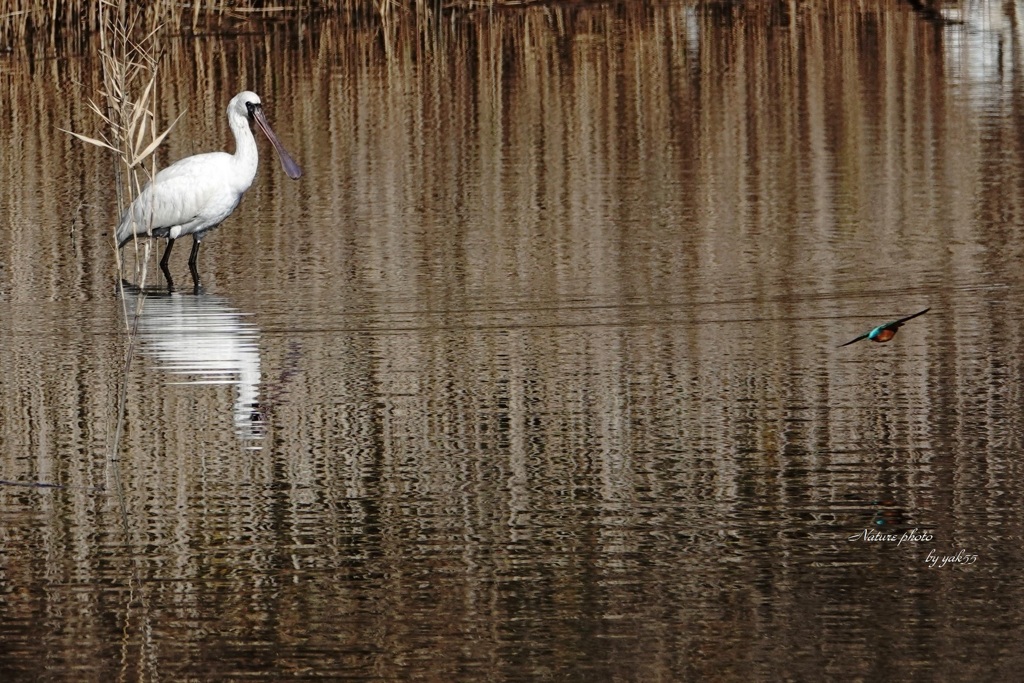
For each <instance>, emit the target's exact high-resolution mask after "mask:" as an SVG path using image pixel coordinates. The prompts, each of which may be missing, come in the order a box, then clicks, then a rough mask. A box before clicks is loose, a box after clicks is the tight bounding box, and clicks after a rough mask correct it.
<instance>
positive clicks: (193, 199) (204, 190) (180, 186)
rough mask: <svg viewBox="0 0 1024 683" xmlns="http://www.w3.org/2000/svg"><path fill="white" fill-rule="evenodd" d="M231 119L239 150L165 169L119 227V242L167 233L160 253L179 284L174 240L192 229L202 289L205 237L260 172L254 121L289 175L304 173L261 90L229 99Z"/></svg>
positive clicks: (167, 274) (195, 273)
mask: <svg viewBox="0 0 1024 683" xmlns="http://www.w3.org/2000/svg"><path fill="white" fill-rule="evenodd" d="M227 112H228V124H229V125H230V126H231V132H232V133H233V134H234V136H235V153H234V154H228V153H227V152H208V153H206V154H196V155H194V156H190V157H186V158H184V159H181V160H179V161H176V162H175V163H173V164H171V165H170V166H168V167H167V168H165V169H163V170H161V171H160V172H159V173H157V174H156V176H155V177H154V178H153V180H151V181H150V182H149V183H148V184H147V185H146V186H145V187H144V188H142V192H140V193H139V196H138V197H136V198H135V199H134V200H133V201H132V203H131V206H129V207H128V208H127V209H126V210H125V212H124V214H123V215H122V216H121V223H120V225H118V228H117V235H116V237H117V246H118V247H119V248H120V247H123V246H124V245H125V244H127V243H128V242H130V241H131V240H132V239H135V238H137V237H161V238H166V239H167V247H166V248H165V249H164V255H163V257H162V258H161V259H160V268H161V270H163V273H164V276H165V277H166V278H167V284H168V286H169V287H173V280H172V279H171V273H170V271H169V270H168V267H167V261H168V259H169V258H170V255H171V248H172V247H173V246H174V240H176V239H178V238H179V237H182V236H184V235H192V240H193V242H192V253H191V254H190V255H189V258H188V267H189V270H190V271H191V273H192V280H193V281H194V282H195V286H196V289H199V272H198V270H197V268H196V258H197V257H198V255H199V243H200V242H202V240H203V237H205V235H206V232H207V231H208V230H212V229H213V228H215V227H217V226H218V225H220V224H221V222H223V221H224V219H225V218H227V217H228V216H230V215H231V212H232V211H234V210H235V207H236V206H238V202H239V201H240V200H241V199H242V195H243V194H244V193H245V191H246V190H248V189H249V186H250V185H252V181H253V179H254V178H255V177H256V166H257V163H258V161H259V154H258V152H257V149H256V138H255V136H254V135H253V133H252V128H251V127H250V124H255V125H256V127H257V128H259V129H260V130H261V131H263V133H264V135H266V136H267V139H269V140H270V143H271V144H272V145H273V146H274V149H275V150H276V151H277V155H278V157H279V158H280V159H281V167H282V168H283V169H284V172H285V173H287V174H288V177H289V178H293V179H295V178H299V177H300V176H301V175H302V169H301V168H299V165H298V164H297V163H295V160H294V159H292V157H291V155H289V154H288V151H287V150H286V149H285V148H284V145H282V144H281V141H280V140H278V138H277V135H275V134H274V131H273V129H272V128H271V127H270V124H269V123H268V122H267V117H266V115H265V114H264V113H263V105H262V103H261V101H260V98H259V96H258V95H257V94H256V93H254V92H249V91H248V90H246V91H244V92H240V93H238V94H237V95H235V96H234V97H233V98H232V99H231V102H229V103H228V109H227Z"/></svg>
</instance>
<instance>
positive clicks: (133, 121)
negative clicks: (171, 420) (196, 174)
mask: <svg viewBox="0 0 1024 683" xmlns="http://www.w3.org/2000/svg"><path fill="white" fill-rule="evenodd" d="M99 12H100V15H101V16H102V21H101V24H100V58H101V65H102V75H103V86H102V90H101V92H100V97H99V98H98V101H97V100H92V99H90V100H89V107H90V108H91V109H92V111H93V112H95V114H96V115H97V116H98V117H99V119H100V121H101V122H102V123H103V129H102V132H100V133H99V134H98V136H96V137H92V136H88V135H84V134H82V133H77V132H73V131H65V132H68V133H70V134H71V135H73V136H75V137H76V138H78V139H80V140H82V141H84V142H87V143H89V144H92V145H96V146H98V147H102V148H104V149H108V150H111V151H112V152H113V153H114V164H113V170H114V173H113V177H114V186H115V189H116V193H117V208H118V215H121V214H123V212H124V210H125V208H126V206H127V205H128V199H129V198H130V197H133V196H137V195H138V193H139V192H140V191H141V189H142V186H143V185H144V184H145V181H146V180H147V179H148V178H152V177H153V176H154V175H155V173H156V162H155V158H154V156H153V152H154V151H155V150H156V148H157V147H158V146H159V145H160V143H161V142H162V141H163V140H164V138H165V137H166V136H167V133H168V132H169V131H170V128H171V126H173V125H174V124H173V123H172V124H171V126H168V127H167V128H166V129H164V130H163V131H162V132H160V131H158V129H157V123H156V114H155V102H156V80H157V62H158V59H157V38H158V32H159V27H157V28H147V30H145V31H141V30H140V28H139V23H138V22H139V16H138V15H129V14H128V13H127V12H126V11H125V9H124V5H123V4H121V5H120V6H118V5H115V4H114V3H113V2H111V1H110V0H101V2H100V10H99ZM142 21H145V19H144V18H143V20H142ZM147 26H148V25H147ZM136 35H141V38H139V39H136V38H135V37H134V36H136ZM112 222H113V221H112ZM147 227H148V226H136V228H135V229H136V230H137V231H138V232H143V231H145V230H146V228H147ZM134 245H135V248H134V253H135V268H134V274H135V277H134V280H135V282H137V283H138V284H139V289H138V293H137V296H138V301H137V302H136V305H135V310H134V313H133V314H131V315H129V313H128V305H127V299H126V297H125V290H124V282H125V277H124V264H123V263H122V261H121V255H120V252H121V250H120V249H118V248H117V245H116V244H114V245H113V247H114V258H115V261H116V263H117V271H118V281H119V283H120V287H121V302H122V310H123V312H124V319H125V327H126V329H127V332H128V347H127V350H126V354H125V363H124V371H123V375H122V377H121V382H122V386H121V391H120V392H119V397H118V406H117V426H116V428H115V430H114V438H113V443H112V444H111V449H110V457H111V460H112V461H113V460H116V459H117V458H116V456H117V453H118V450H119V445H120V440H121V434H122V432H123V426H124V413H125V401H126V396H127V385H128V375H129V372H130V370H131V363H132V357H133V355H134V351H135V339H136V330H137V326H138V316H139V315H140V313H141V311H142V307H143V303H144V296H145V295H144V291H145V284H146V274H147V272H148V267H147V265H148V261H149V255H150V251H151V250H150V245H149V242H148V241H145V243H144V244H143V245H141V247H140V245H139V242H138V241H136V242H134Z"/></svg>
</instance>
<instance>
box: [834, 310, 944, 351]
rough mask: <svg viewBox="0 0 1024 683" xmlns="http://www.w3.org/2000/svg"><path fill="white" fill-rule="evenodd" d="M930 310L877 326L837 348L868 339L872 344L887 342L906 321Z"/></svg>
mask: <svg viewBox="0 0 1024 683" xmlns="http://www.w3.org/2000/svg"><path fill="white" fill-rule="evenodd" d="M930 310H931V308H926V309H924V310H923V311H920V312H918V313H915V314H914V315H908V316H907V317H906V318H900V319H899V320H893V321H892V322H891V323H886V324H884V325H879V326H878V327H876V328H875V329H873V330H871V331H870V332H865V333H864V334H862V335H860V336H859V337H857V338H856V339H851V340H850V341H848V342H846V343H845V344H840V345H839V347H840V348H842V347H844V346H849V345H850V344H852V343H854V342H859V341H860V340H861V339H870V340H871V341H873V342H887V341H889V340H890V339H892V338H893V337H895V336H896V330H898V329H900V325H902V324H903V323H905V322H907V321H908V320H912V319H913V318H916V317H917V316H919V315H924V314H925V313H927V312H928V311H930Z"/></svg>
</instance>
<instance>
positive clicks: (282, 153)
mask: <svg viewBox="0 0 1024 683" xmlns="http://www.w3.org/2000/svg"><path fill="white" fill-rule="evenodd" d="M234 117H238V118H242V119H245V120H247V121H249V122H250V123H253V124H255V125H256V127H257V128H259V129H260V130H261V131H262V132H263V134H264V135H266V136H267V139H268V140H270V144H272V145H273V146H274V150H275V151H276V152H277V156H278V158H279V159H280V160H281V168H283V169H284V172H285V173H287V174H288V177H289V178H291V179H293V180H295V179H298V178H300V177H302V169H301V168H300V167H299V165H298V164H297V163H295V160H294V159H292V157H291V155H290V154H288V150H286V149H285V148H284V145H283V144H282V143H281V141H280V140H279V139H278V137H277V135H276V134H274V129H273V128H271V127H270V123H269V122H268V121H267V115H266V114H265V113H264V112H263V101H262V100H260V96H259V95H257V94H256V93H254V92H252V91H251V90H243V91H242V92H240V93H238V94H237V95H235V96H234V97H232V98H231V101H230V102H228V118H234Z"/></svg>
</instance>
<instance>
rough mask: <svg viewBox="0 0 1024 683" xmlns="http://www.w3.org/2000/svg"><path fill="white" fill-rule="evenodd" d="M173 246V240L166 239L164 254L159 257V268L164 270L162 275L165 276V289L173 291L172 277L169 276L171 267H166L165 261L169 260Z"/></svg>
mask: <svg viewBox="0 0 1024 683" xmlns="http://www.w3.org/2000/svg"><path fill="white" fill-rule="evenodd" d="M173 248H174V240H172V239H168V240H167V246H166V247H165V248H164V255H163V257H162V258H161V259H160V270H162V271H164V277H165V278H167V291H168V292H173V291H174V279H173V278H172V277H171V269H170V268H168V267H167V262H168V261H170V260H171V249H173Z"/></svg>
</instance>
